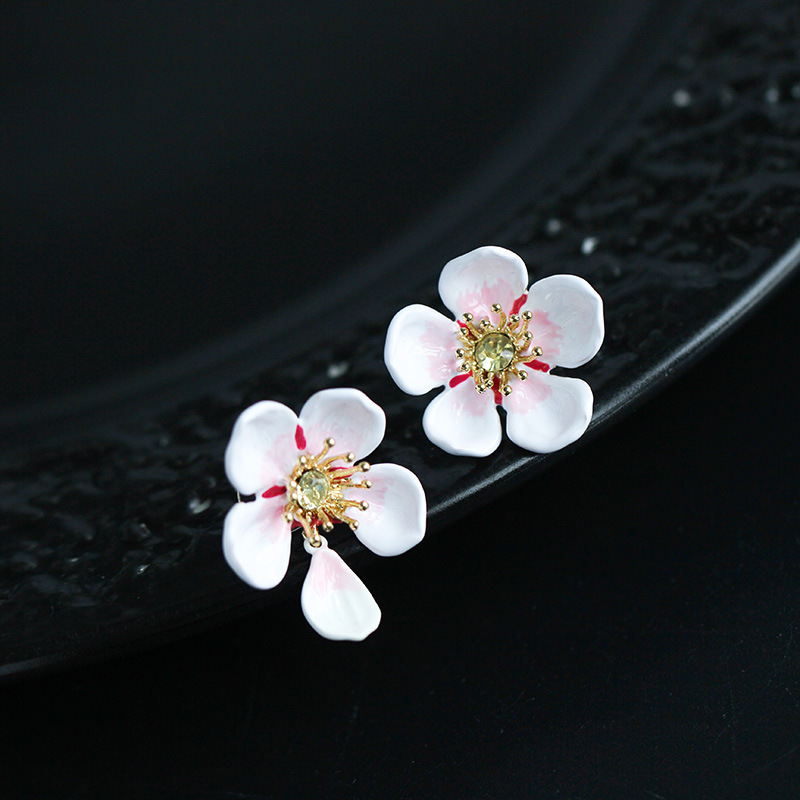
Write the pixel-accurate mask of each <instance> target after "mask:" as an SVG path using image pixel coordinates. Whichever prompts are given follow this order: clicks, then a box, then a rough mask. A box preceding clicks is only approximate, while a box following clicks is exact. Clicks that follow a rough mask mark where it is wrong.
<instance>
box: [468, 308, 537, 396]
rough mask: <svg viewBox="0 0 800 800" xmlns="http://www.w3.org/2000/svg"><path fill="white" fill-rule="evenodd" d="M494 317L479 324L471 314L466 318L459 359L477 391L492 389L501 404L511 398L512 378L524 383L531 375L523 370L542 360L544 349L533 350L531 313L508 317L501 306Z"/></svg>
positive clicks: (486, 318)
mask: <svg viewBox="0 0 800 800" xmlns="http://www.w3.org/2000/svg"><path fill="white" fill-rule="evenodd" d="M492 313H493V314H495V315H496V322H494V323H493V322H492V321H491V320H490V319H489V318H488V317H484V318H483V319H482V320H481V321H480V322H478V323H477V324H476V323H475V322H474V319H475V318H474V317H473V316H472V314H470V313H466V314H464V316H463V319H464V322H463V323H461V322H459V326H460V329H459V331H458V339H459V342H460V344H461V346H460V347H459V348H458V349H457V350H456V357H457V358H460V359H462V362H461V364H460V365H459V369H460V370H461V371H462V372H466V373H468V374H470V375H472V378H473V379H474V381H475V390H476V391H477V392H479V393H482V392H485V391H486V390H487V389H493V390H494V393H495V399H496V400H497V402H498V403H499V402H501V401H502V398H503V396H504V395H505V396H508V395H509V394H511V386H509V384H508V381H509V378H511V377H515V378H517V379H519V380H521V381H524V380H525V379H526V378H527V377H528V373H527V372H525V370H523V369H521V368H520V366H521V365H522V364H525V365H526V366H527V365H530V363H531V362H532V361H535V360H536V359H537V358H539V356H541V355H542V348H541V347H534V346H533V334H532V333H531V332H530V331H529V330H528V323H529V322H530V321H531V319H533V314H531V312H530V311H524V312H523V313H522V314H521V315H520V314H511V315H510V316H506V314H505V312H504V311H503V307H502V306H501V305H500V303H495V304H494V305H492Z"/></svg>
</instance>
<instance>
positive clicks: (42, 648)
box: [0, 0, 800, 672]
mask: <svg viewBox="0 0 800 800" xmlns="http://www.w3.org/2000/svg"><path fill="white" fill-rule="evenodd" d="M660 24H663V20H659V19H658V18H656V19H654V21H652V22H651V24H650V27H649V28H647V27H646V28H645V31H644V33H643V34H642V36H643V37H644V38H643V39H640V40H638V46H642V42H644V43H645V44H650V43H651V39H654V38H655V39H656V40H657V37H656V36H655V30H654V26H658V25H660ZM669 36H670V45H669V46H668V47H667V48H666V50H665V51H663V52H662V51H660V50H656V51H655V52H656V54H657V58H656V59H655V60H656V62H657V63H655V64H653V63H652V60H651V61H648V60H647V59H645V58H644V56H643V55H641V54H640V53H637V52H632V53H629V54H628V56H627V59H626V60H625V61H623V62H622V64H621V65H620V67H619V69H618V72H620V73H623V76H624V71H625V70H629V69H631V68H633V67H635V66H637V65H642V64H646V65H647V69H648V72H647V76H648V77H647V78H646V80H643V81H640V82H637V81H639V79H638V78H637V81H633V84H634V85H635V87H636V91H635V93H634V94H633V96H632V97H631V98H630V99H629V100H628V101H627V102H626V104H625V105H624V108H622V109H621V110H620V109H617V110H616V111H615V113H613V114H611V113H609V114H608V115H606V116H603V115H602V113H600V114H599V116H598V115H597V109H595V116H593V118H592V119H593V122H592V124H591V126H588V124H587V122H586V120H585V119H584V120H583V121H580V120H579V123H580V124H579V125H578V128H579V130H578V132H577V133H576V132H575V131H574V130H573V131H572V133H571V134H570V131H569V130H568V131H567V133H566V134H565V136H564V138H563V140H562V141H560V142H556V143H553V144H551V147H550V150H546V149H542V148H538V149H533V150H532V151H531V152H530V153H529V154H528V157H529V159H530V161H531V164H530V167H529V169H520V170H519V171H518V172H517V174H516V175H515V176H514V179H513V180H512V181H510V182H509V183H508V185H507V186H506V187H505V189H504V191H503V193H502V197H501V199H500V200H497V199H496V198H495V199H494V200H492V202H491V203H489V202H488V201H487V203H486V209H485V210H484V211H485V213H483V214H482V216H481V217H480V219H481V220H482V221H481V222H480V223H474V224H471V225H470V232H469V233H468V234H466V233H463V232H461V233H457V232H451V233H450V234H448V236H443V237H441V238H440V239H439V240H437V241H436V242H435V244H433V245H428V246H427V247H426V248H424V249H415V248H414V247H413V246H409V247H408V248H407V249H406V250H405V251H404V252H403V254H402V257H400V258H396V259H395V260H394V261H392V260H387V261H386V263H383V264H382V265H381V269H380V270H379V271H378V272H379V273H380V276H379V277H378V278H376V279H375V281H374V283H373V284H372V285H370V279H369V277H368V276H365V275H363V274H360V275H359V276H358V277H359V278H361V280H362V281H363V286H362V287H360V288H359V290H358V291H357V292H355V293H354V291H355V287H354V284H353V282H351V281H349V280H345V281H343V282H342V284H341V287H340V289H341V292H342V293H343V294H348V293H351V294H352V305H351V306H350V310H349V311H348V312H347V313H345V314H344V315H342V314H332V315H330V316H326V315H324V314H323V316H322V317H321V322H320V323H319V324H315V325H314V330H315V331H316V330H319V331H321V332H322V334H323V336H322V337H321V340H316V339H313V340H312V341H309V345H308V352H309V353H310V355H309V356H308V357H307V358H304V359H300V360H298V361H295V362H292V363H287V362H286V361H284V360H280V359H276V357H275V351H274V348H272V347H271V346H270V336H271V333H272V332H273V331H275V330H280V329H281V327H282V326H285V324H286V323H287V321H289V320H292V319H293V318H294V319H296V318H297V315H298V313H299V312H298V310H297V309H293V310H292V309H289V310H287V311H286V312H285V313H278V314H276V315H275V316H274V318H273V319H272V320H271V321H270V323H269V324H268V325H266V326H264V327H263V328H261V329H259V330H257V331H254V332H253V333H252V336H251V337H250V339H249V343H248V344H247V346H246V347H244V346H241V347H240V348H239V351H238V353H236V354H233V353H232V354H230V356H229V357H228V358H227V360H226V359H223V360H222V362H221V366H219V365H218V366H216V367H215V368H214V370H213V371H209V373H208V375H207V376H203V381H201V380H199V379H198V378H197V377H195V378H194V379H193V380H188V379H187V380H186V381H185V382H182V383H180V385H179V386H176V387H171V388H170V390H169V391H166V390H161V391H160V393H158V392H156V393H154V395H153V397H152V398H148V399H144V398H142V397H141V396H138V397H137V396H136V392H135V391H134V390H132V391H131V396H132V397H133V400H131V399H130V398H128V402H127V403H126V402H120V403H117V402H116V401H113V402H108V403H107V404H106V405H105V406H103V407H99V408H96V409H92V410H91V416H90V412H87V411H80V410H79V411H77V412H76V414H75V417H74V418H73V419H72V420H71V422H70V425H71V426H72V431H71V433H66V434H65V433H64V432H63V431H58V427H59V424H58V423H56V424H54V425H53V426H46V425H44V424H42V423H41V422H40V421H37V420H36V419H34V418H33V417H30V416H29V417H28V418H24V416H23V417H17V418H15V419H12V418H6V420H5V421H4V428H5V433H4V440H5V441H6V443H7V444H8V446H9V448H10V449H9V455H8V456H6V457H4V461H3V470H2V480H3V483H2V489H0V507H2V511H3V522H2V525H3V529H2V545H0V547H2V550H0V575H2V578H1V580H2V584H0V593H1V594H0V601H1V602H2V605H0V631H2V634H0V635H1V636H2V642H3V654H4V662H5V664H6V665H7V666H6V671H7V672H11V671H14V670H17V669H21V668H23V667H24V666H35V665H37V664H39V663H41V662H38V661H36V659H39V658H42V659H45V660H54V661H59V660H62V659H68V658H71V657H76V656H78V657H80V656H83V657H86V656H88V655H90V654H91V653H92V652H95V651H98V650H103V649H105V648H107V647H108V646H109V645H111V644H113V643H115V642H117V643H118V642H121V641H125V640H126V639H129V638H131V637H143V636H145V635H149V634H154V633H157V632H164V631H168V630H169V629H171V628H174V627H177V626H180V625H182V624H185V623H187V622H191V621H194V620H197V619H200V618H203V617H205V616H207V615H208V614H210V613H217V612H220V611H223V610H225V609H227V608H231V607H234V606H237V605H241V604H243V603H246V602H248V601H251V600H253V599H254V593H253V592H252V591H251V590H249V589H247V588H246V587H244V586H243V585H241V584H239V583H237V581H236V579H235V578H234V576H233V575H232V574H231V573H230V572H229V571H228V570H227V568H226V566H225V565H224V562H222V560H221V558H220V554H219V534H220V525H221V520H222V517H223V515H224V513H225V511H226V510H227V508H228V507H229V505H230V502H231V500H232V492H231V490H230V488H229V487H228V485H227V483H226V481H225V479H224V475H223V473H222V463H221V456H222V452H223V449H224V446H225V443H226V441H227V437H228V434H229V431H230V428H231V425H232V423H233V420H234V419H235V417H236V415H237V414H238V413H239V411H241V409H243V408H244V407H245V406H247V405H248V404H250V403H252V402H254V401H256V400H259V399H263V398H265V397H270V398H273V399H276V400H280V401H283V402H286V403H288V404H289V405H292V406H294V407H295V408H299V406H300V405H301V404H302V402H303V400H304V399H305V398H306V397H307V396H308V395H309V394H311V393H312V392H314V391H316V390H318V389H320V388H324V387H326V386H332V385H352V386H356V387H358V388H360V389H363V390H364V391H366V392H367V393H368V394H369V395H370V396H371V397H373V399H375V400H376V401H377V402H379V403H380V404H381V405H383V406H384V408H385V409H386V411H387V416H388V420H389V431H390V433H389V437H388V438H387V440H386V442H385V443H384V445H383V446H382V447H381V449H380V450H379V451H378V452H377V453H376V454H375V456H374V457H373V459H372V460H373V461H376V462H377V461H381V460H387V461H396V462H398V463H401V464H405V465H407V466H409V467H411V468H412V469H414V470H415V471H416V472H417V474H418V475H419V477H420V479H421V480H422V482H423V484H424V485H425V487H426V489H427V491H428V496H429V501H430V507H431V523H432V529H434V530H435V529H436V527H437V526H439V525H441V524H442V523H443V521H444V518H445V517H446V514H445V511H458V512H459V513H463V512H464V511H465V510H466V509H467V508H469V507H471V506H473V505H475V504H476V503H477V502H478V500H480V501H485V500H486V499H487V498H488V497H490V496H492V495H496V494H498V493H500V492H501V491H505V490H506V489H509V488H511V486H512V485H513V484H514V483H515V482H519V481H520V480H522V479H524V478H526V477H529V476H530V475H531V474H532V473H533V471H534V470H535V469H538V468H540V467H541V466H543V465H544V464H545V463H547V462H548V461H550V460H551V459H546V458H540V457H531V456H529V455H526V454H524V453H522V452H521V451H519V450H517V449H516V448H514V447H513V446H512V445H510V444H508V443H505V444H504V445H503V446H502V447H501V449H500V450H499V451H498V452H497V453H496V454H495V455H494V456H492V457H490V458H488V459H483V460H473V459H456V458H454V457H451V456H448V455H446V454H444V453H442V452H440V451H438V450H436V449H435V448H433V447H432V446H431V445H430V444H429V443H428V442H427V441H426V440H425V439H424V437H423V435H422V432H421V428H420V424H419V423H420V416H421V413H422V410H423V408H424V406H425V404H426V402H427V401H428V398H410V397H406V396H404V395H402V394H401V393H400V392H399V391H398V390H396V388H395V387H394V386H393V385H392V384H391V382H390V380H389V379H388V377H387V375H386V373H385V370H384V368H383V365H382V362H381V358H380V356H381V350H382V342H383V335H384V331H385V328H386V325H387V323H388V321H389V319H390V318H391V316H392V314H393V313H394V312H395V311H396V310H397V309H398V308H399V307H401V306H402V305H404V304H406V303H407V302H424V303H428V304H431V305H438V300H437V297H436V294H435V278H436V276H437V274H438V271H439V269H440V268H441V266H442V264H443V263H444V261H445V260H446V259H447V258H449V257H452V256H454V255H457V254H459V253H460V252H463V251H464V250H466V249H469V248H471V247H473V246H476V245H479V244H486V243H494V244H500V245H504V246H507V247H509V248H511V249H513V250H515V251H517V252H519V253H520V254H521V255H522V256H523V258H524V259H525V260H526V262H527V263H528V265H529V269H530V272H531V277H532V278H536V277H538V276H542V275H546V274H551V273H554V272H573V273H576V274H580V275H583V276H585V277H586V278H588V279H589V280H590V281H591V282H592V284H593V285H594V286H595V287H596V288H597V289H598V290H599V291H600V292H601V294H602V295H603V296H604V299H605V301H606V309H607V338H606V343H605V346H604V348H603V350H602V351H601V354H600V355H599V356H598V357H597V358H596V359H595V360H594V361H593V362H592V363H591V364H590V365H588V366H587V367H586V368H584V369H582V370H581V373H580V374H581V375H582V377H584V378H586V379H587V380H588V381H589V382H590V383H591V385H592V386H593V388H594V389H595V393H596V397H597V421H598V422H599V423H603V422H607V421H610V420H611V418H612V417H613V416H614V415H615V414H617V413H619V412H620V411H621V410H623V409H624V408H626V407H628V406H629V405H630V403H631V402H633V401H635V400H637V399H640V398H641V397H643V396H644V394H645V393H646V392H647V391H648V390H652V389H653V388H655V387H657V386H659V385H661V384H663V382H664V381H665V380H666V379H667V378H668V377H669V376H670V374H671V373H672V372H673V371H674V370H675V369H677V368H680V367H681V366H682V364H685V363H688V360H689V359H690V358H691V357H693V356H696V355H698V354H699V353H700V352H701V351H702V350H703V349H704V347H705V346H706V345H707V344H708V343H710V342H711V341H712V340H713V339H714V337H715V336H716V335H717V334H719V333H720V332H722V331H723V330H724V329H725V328H726V327H727V326H728V325H729V324H732V323H733V322H734V321H736V319H738V318H739V317H740V316H741V315H742V314H743V313H744V312H746V310H747V308H748V307H749V305H751V303H752V302H754V301H755V300H756V299H758V298H759V297H760V296H762V295H763V294H764V293H765V292H767V291H768V290H769V289H770V288H771V287H772V286H773V285H774V284H775V283H777V282H778V281H779V280H780V279H781V277H782V276H783V275H785V274H786V273H787V272H788V271H789V270H790V269H792V268H793V266H794V263H795V260H796V253H794V251H792V246H793V245H794V242H795V240H796V238H797V236H798V233H800V180H798V177H797V175H798V168H799V167H800V152H798V150H797V145H796V142H797V140H798V137H799V136H800V65H798V60H797V52H798V48H799V47H800V34H799V33H798V10H797V7H796V4H794V3H792V2H777V0H776V1H775V2H770V3H762V2H741V3H728V4H725V5H724V7H722V8H720V9H717V10H714V11H710V10H708V9H706V10H704V11H702V12H700V13H698V14H696V15H695V16H694V17H693V18H692V21H691V22H690V23H689V24H688V25H687V26H686V27H685V28H684V27H679V28H678V29H677V30H672V31H671V32H670V34H669ZM648 37H649V38H648ZM635 49H636V48H635V47H634V51H635ZM616 77H617V79H619V78H620V75H617V76H616ZM614 88H615V84H614V83H613V81H611V82H610V83H609V84H607V85H605V86H604V89H603V91H605V93H606V95H605V96H609V97H610V94H611V92H612V90H613V89H614ZM599 96H600V97H601V98H602V97H603V96H604V95H602V94H600V95H599ZM609 107H610V108H613V104H611V105H610V106H609ZM576 124H577V123H576ZM581 126H583V127H581ZM587 127H588V128H590V130H587ZM567 134H570V135H567ZM570 136H572V138H570ZM574 141H582V142H584V145H583V146H581V148H580V149H578V150H576V151H575V152H574V153H573V152H564V150H565V148H566V146H567V145H569V144H571V143H573V142H574ZM559 147H560V148H561V150H559ZM553 153H558V154H559V157H558V158H556V159H554V164H555V167H551V172H552V173H553V174H552V176H551V180H550V181H549V182H542V181H539V180H534V176H539V175H541V168H540V166H539V164H538V162H539V161H541V160H542V159H546V158H553ZM489 209H491V212H490V211H489ZM468 221H469V220H465V224H466V223H467V222H468ZM473 222H474V221H473ZM387 273H388V274H390V275H392V276H393V277H392V278H391V280H387V279H386V277H385V276H386V274H387ZM410 275H413V278H409V277H408V276H410ZM400 276H403V277H404V278H405V279H404V280H400ZM353 293H354V294H353ZM748 293H749V294H748ZM364 296H368V297H369V298H370V303H369V304H366V303H364V300H363V298H364ZM742 298H745V299H744V300H742ZM328 305H329V306H333V307H338V304H336V303H329V304H328ZM323 308H324V305H323V303H322V301H321V300H320V301H315V300H311V301H308V302H307V304H306V308H305V310H304V314H306V315H307V313H308V310H309V309H311V310H314V311H319V310H321V309H323ZM293 315H294V316H293ZM329 333H333V334H334V335H332V336H330V337H329ZM758 351H759V346H758V345H757V346H756V347H755V348H754V353H751V354H748V356H747V357H748V358H750V359H754V360H755V361H757V360H758ZM332 375H335V376H336V377H331V376H332ZM201 386H202V389H201ZM62 427H63V425H62ZM597 427H598V426H595V430H597ZM51 433H52V435H53V436H54V438H53V440H52V441H53V442H54V443H53V444H49V445H44V444H42V445H40V446H35V447H34V446H33V445H31V443H30V441H31V439H33V438H35V437H36V436H40V435H41V436H42V437H43V438H42V441H43V442H44V441H45V439H44V437H45V435H50V434H51ZM56 434H58V435H57V436H56ZM23 445H24V446H23ZM456 507H457V508H456ZM331 542H332V544H333V545H334V546H336V547H337V549H339V550H340V551H341V552H342V553H343V554H345V555H348V556H351V555H354V554H356V550H357V548H356V546H355V544H354V543H353V541H352V539H349V540H348V539H347V538H346V536H344V535H342V534H334V535H333V536H332V537H331ZM299 551H300V548H299V547H298V549H297V551H296V552H295V554H294V558H293V563H292V566H291V567H290V573H289V576H288V578H287V580H286V581H285V583H284V585H283V589H282V590H286V589H291V590H292V591H294V587H293V585H294V584H296V583H297V581H298V580H299V578H300V577H301V576H302V574H303V572H304V569H305V557H304V555H303V554H302V552H299ZM280 593H281V592H280V591H276V592H273V593H271V594H270V597H271V598H276V597H278V596H279V595H280ZM259 600H263V597H260V598H259ZM26 661H27V664H26V663H25V662H26Z"/></svg>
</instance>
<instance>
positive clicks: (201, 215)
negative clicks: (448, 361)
mask: <svg viewBox="0 0 800 800" xmlns="http://www.w3.org/2000/svg"><path fill="white" fill-rule="evenodd" d="M650 5H651V3H650V2H647V0H626V1H625V2H612V1H611V0H604V2H594V3H591V4H587V3H583V2H582V1H581V0H569V2H565V1H564V0H559V1H556V0H547V1H546V2H543V1H541V0H540V2H537V3H530V4H519V3H514V2H497V1H495V2H488V1H487V0H480V1H479V2H470V3H468V4H466V5H465V4H464V3H461V2H455V1H451V2H446V3H440V4H436V5H435V6H430V4H424V5H423V4H417V5H416V7H414V6H413V5H412V6H408V5H406V6H404V7H403V8H402V9H400V8H398V7H397V6H396V4H393V3H385V2H370V3H355V4H340V3H334V4H320V3H316V2H304V1H300V2H292V3H290V4H281V3H244V4H237V6H236V7H235V8H229V7H227V6H223V7H217V8H208V7H207V8H199V7H197V6H193V5H181V4H164V3H159V2H152V1H151V2H145V3H137V4H135V5H134V6H129V7H120V6H108V5H107V4H104V3H98V2H93V1H92V0H86V1H85V2H80V3H65V4H59V6H58V7H57V8H48V9H46V10H45V9H41V10H37V9H35V8H33V9H31V8H29V7H28V6H20V9H19V11H18V12H17V13H16V14H14V12H13V11H11V10H10V9H9V10H6V13H5V14H4V19H3V26H2V28H3V29H2V31H0V49H2V52H3V54H4V56H5V58H4V65H5V66H4V68H3V72H2V73H0V108H2V111H0V114H1V115H2V116H0V119H2V124H1V125H0V128H2V131H3V133H2V136H3V140H2V150H3V154H4V155H3V160H4V167H3V170H2V176H0V200H2V205H3V214H2V215H1V216H2V218H1V219H0V231H2V239H1V240H0V242H1V243H2V247H1V248H0V249H1V250H2V253H3V255H2V263H3V277H4V291H3V292H2V293H0V324H1V325H2V332H3V335H2V336H0V363H2V364H3V365H4V369H3V375H2V377H1V378H0V387H2V391H0V407H2V406H4V405H7V404H14V403H18V402H22V401H26V400H28V399H42V398H46V397H51V396H53V395H54V394H57V393H60V392H64V391H65V390H68V389H75V388H81V387H84V386H86V385H87V384H89V383H90V382H91V381H97V380H99V379H103V378H108V377H110V376H124V375H127V374H129V373H130V372H131V371H133V370H135V369H139V368H142V367H146V366H149V365H151V364H152V363H153V362H155V361H159V360H163V359H166V358H169V357H170V356H174V355H176V354H179V353H182V352H187V351H191V350H193V349H195V348H196V347H198V346H199V345H205V344H207V343H209V342H211V341H213V340H214V339H215V338H216V337H218V336H220V335H221V334H224V333H229V332H231V331H234V330H237V329H239V328H240V327H241V326H242V325H243V324H245V323H246V322H249V321H252V320H256V319H262V318H264V317H265V316H268V315H269V314H271V313H272V312H273V311H274V309H275V308H276V307H279V306H280V305H282V304H285V303H286V302H288V301H293V300H294V301H296V300H299V299H301V298H304V297H307V296H308V294H309V291H310V286H311V285H313V284H314V283H315V282H317V281H320V280H323V279H328V280H330V276H331V275H333V276H337V275H339V274H341V273H342V272H345V273H346V272H349V271H351V270H352V269H353V265H354V263H355V262H357V261H358V260H359V259H362V258H365V257H367V256H369V255H370V254H371V253H372V252H373V251H374V250H375V248H376V247H377V246H378V245H379V244H381V243H384V242H385V241H387V240H389V239H390V238H391V237H393V236H396V235H398V234H399V233H400V232H401V231H402V230H404V229H405V228H407V227H409V226H412V225H417V224H418V223H419V222H420V220H421V219H424V218H425V217H427V216H428V215H429V214H430V213H431V211H432V209H433V208H434V207H435V206H436V205H437V204H439V203H440V202H441V201H442V200H443V198H445V197H447V196H449V195H451V194H452V192H453V190H454V186H455V185H456V184H457V183H458V182H459V181H462V180H464V179H466V178H467V177H469V176H470V175H471V174H472V173H473V172H474V171H475V170H476V169H478V168H480V166H481V164H482V162H483V161H484V160H485V159H486V157H487V153H488V152H490V151H492V150H493V149H495V148H496V147H497V146H498V145H499V143H500V142H502V140H503V138H504V137H505V136H507V135H509V134H510V132H511V131H513V130H514V129H515V128H516V127H517V126H518V125H519V124H520V122H521V121H522V120H523V119H525V118H526V117H527V116H528V115H529V114H531V113H536V112H537V110H538V109H544V110H546V109H548V108H551V107H553V106H554V105H556V104H557V102H559V101H560V100H561V98H562V97H563V95H565V94H566V95H569V94H570V93H571V92H573V91H574V89H575V84H576V76H575V73H576V71H578V70H588V71H589V72H590V73H591V72H592V71H594V70H603V69H605V65H606V64H607V62H608V61H609V60H612V59H613V58H614V55H615V53H616V49H617V48H618V46H619V42H620V41H624V39H625V37H626V31H627V30H629V29H631V28H633V27H635V26H636V24H637V21H638V20H639V19H640V18H641V17H642V16H643V14H644V12H645V11H646V10H647V9H648V8H649V7H650ZM15 17H16V18H15ZM542 122H543V121H542V120H539V122H538V124H539V125H542ZM545 126H546V123H545Z"/></svg>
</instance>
